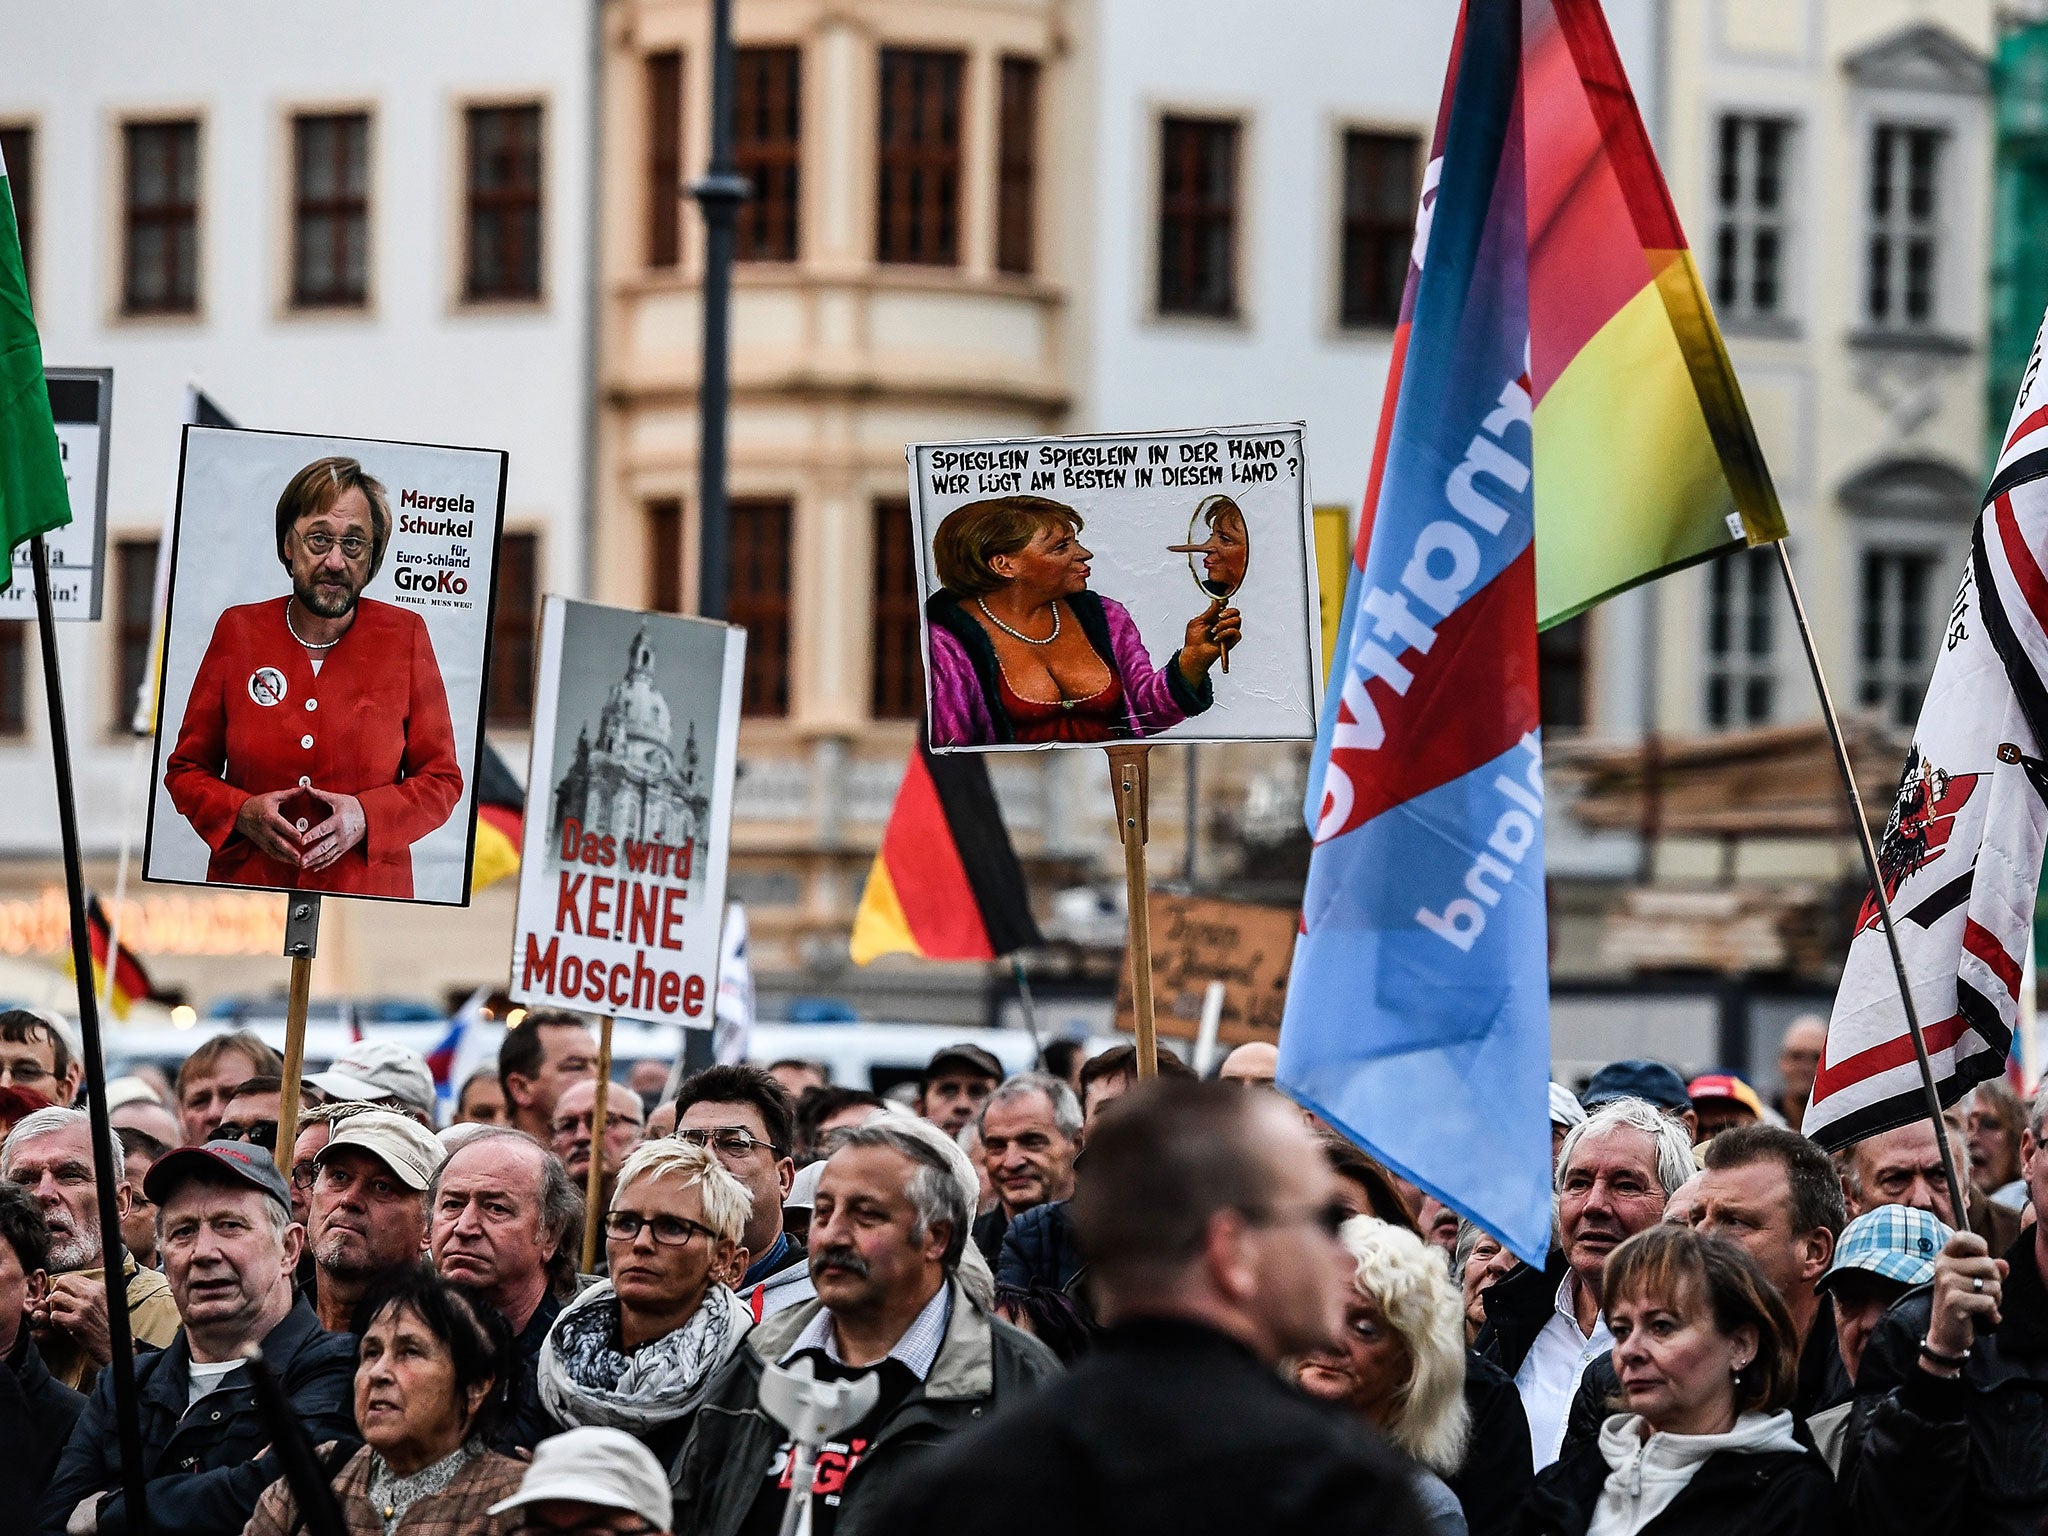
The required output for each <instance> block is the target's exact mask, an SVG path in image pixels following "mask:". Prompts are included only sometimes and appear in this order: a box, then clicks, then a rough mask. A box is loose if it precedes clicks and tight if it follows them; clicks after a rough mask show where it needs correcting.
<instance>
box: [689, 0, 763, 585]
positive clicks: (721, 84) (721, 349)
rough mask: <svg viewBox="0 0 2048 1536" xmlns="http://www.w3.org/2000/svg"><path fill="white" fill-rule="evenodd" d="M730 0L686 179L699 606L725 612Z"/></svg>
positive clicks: (733, 219) (732, 177)
mask: <svg viewBox="0 0 2048 1536" xmlns="http://www.w3.org/2000/svg"><path fill="white" fill-rule="evenodd" d="M732 150H733V45H732V0H712V6H711V164H710V166H709V168H708V169H707V170H706V171H705V173H704V175H703V176H701V177H699V178H698V179H697V180H696V181H695V182H692V183H691V184H690V188H689V193H690V196H692V197H693V198H695V199H696V200H697V207H698V208H699V209H700V210H701V211H702V213H703V215H704V370H703V385H702V392H701V394H700V395H699V397H698V398H699V404H700V408H701V410H702V413H703V425H702V429H701V432H700V434H699V452H700V455H701V458H700V460H699V465H698V488H697V611H698V612H699V613H701V614H702V615H703V616H704V617H705V618H707V619H722V618H724V617H725V615H726V605H727V595H728V588H729V586H730V584H731V567H732V516H731V510H730V507H729V506H728V503H727V500H726V494H725V438H726V417H727V415H728V413H729V411H730V408H731V404H732V334H731V322H732V263H733V251H734V246H735V244H736V242H737V239H738V227H739V211H740V204H741V203H742V202H744V201H745V200H746V198H747V196H748V195H749V193H750V192H751V190H752V189H751V187H750V186H749V184H748V182H747V179H746V177H744V176H742V175H740V174H739V170H738V168H737V167H736V166H735V165H734V163H733V152H732Z"/></svg>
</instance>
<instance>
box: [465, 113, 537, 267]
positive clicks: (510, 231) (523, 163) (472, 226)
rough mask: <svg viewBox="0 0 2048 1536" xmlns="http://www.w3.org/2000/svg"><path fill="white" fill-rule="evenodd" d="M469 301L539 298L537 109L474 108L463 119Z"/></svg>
mask: <svg viewBox="0 0 2048 1536" xmlns="http://www.w3.org/2000/svg"><path fill="white" fill-rule="evenodd" d="M466 126H467V129H468V145H469V170H468V175H467V178H466V185H467V186H468V188H469V217H468V223H467V228H468V251H467V256H466V259H465V261H464V263H463V271H464V278H463V285H462V292H463V297H464V298H467V299H473V300H475V299H537V298H539V297H540V212H541V209H540V196H541V193H540V178H541V154H540V141H541V109H540V107H539V106H538V105H527V106H515V107H471V108H470V109H469V112H468V114H467V125H466Z"/></svg>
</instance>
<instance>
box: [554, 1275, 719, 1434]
mask: <svg viewBox="0 0 2048 1536" xmlns="http://www.w3.org/2000/svg"><path fill="white" fill-rule="evenodd" d="M753 1322H754V1318H753V1314H752V1313H751V1312H749V1311H748V1310H747V1307H746V1304H745V1303H744V1302H742V1301H741V1300H740V1299H739V1298H738V1297H737V1296H735V1295H733V1293H732V1291H731V1290H730V1289H728V1288H727V1287H725V1286H723V1285H714V1286H712V1288H711V1289H710V1290H709V1291H708V1292H707V1293H706V1294H705V1297H704V1301H703V1303H702V1305H700V1306H699V1307H698V1308H697V1310H696V1311H695V1312H694V1313H693V1314H691V1317H690V1320H689V1321H688V1322H687V1323H685V1324H683V1326H682V1327H680V1328H678V1329H676V1330H675V1331H674V1332H673V1333H669V1334H664V1335H663V1336H662V1337H661V1338H658V1339H655V1340H654V1341H653V1342H651V1343H648V1344H643V1345H641V1346H640V1348H638V1349H636V1350H634V1351H633V1352H632V1353H631V1354H627V1353H626V1352H625V1351H623V1350H622V1349H621V1348H620V1347H619V1337H620V1336H619V1298H618V1296H617V1294H616V1293H615V1292H614V1291H613V1290H612V1286H611V1282H610V1281H609V1280H601V1281H599V1282H598V1283H597V1284H596V1285H593V1286H592V1287H591V1288H590V1289H589V1290H587V1291H585V1292H584V1293H583V1294H582V1295H581V1296H579V1297H577V1298H576V1299H575V1300H574V1301H572V1302H571V1303H569V1305H568V1306H567V1307H565V1308H563V1309H562V1315H561V1316H560V1317H558V1318H556V1319H555V1326H554V1327H552V1328H550V1329H549V1330H548V1336H547V1338H546V1339H545V1340H544V1341H543V1342H542V1344H541V1347H540V1364H539V1371H538V1374H539V1379H540V1398H541V1402H542V1403H543V1404H545V1405H546V1407H547V1410H548V1412H549V1413H551V1414H552V1415H554V1417H555V1418H556V1419H557V1420H559V1421H560V1422H562V1423H565V1424H579V1425H582V1424H598V1425H604V1426H606V1427H609V1428H612V1429H623V1430H625V1431H627V1432H628V1433H629V1434H639V1433H644V1432H646V1431H648V1430H651V1429H655V1428H658V1427H659V1426H661V1425H664V1424H668V1423H672V1422H674V1421H675V1420H676V1419H677V1418H679V1417H681V1416H682V1415H683V1414H686V1413H689V1412H690V1411H691V1410H693V1409H694V1408H696V1406H697V1403H698V1400H699V1399H701V1398H702V1397H703V1395H704V1389H705V1387H706V1386H707V1385H708V1384H709V1383H710V1381H711V1377H712V1375H713V1373H714V1372H716V1371H717V1369H718V1368H719V1367H720V1366H721V1365H723V1364H725V1362H726V1361H727V1360H728V1359H730V1358H731V1356H732V1354H733V1352H734V1351H735V1350H737V1349H738V1348H739V1347H740V1339H741V1337H742V1336H743V1335H744V1334H745V1333H746V1331H747V1329H748V1328H750V1327H752V1326H753Z"/></svg>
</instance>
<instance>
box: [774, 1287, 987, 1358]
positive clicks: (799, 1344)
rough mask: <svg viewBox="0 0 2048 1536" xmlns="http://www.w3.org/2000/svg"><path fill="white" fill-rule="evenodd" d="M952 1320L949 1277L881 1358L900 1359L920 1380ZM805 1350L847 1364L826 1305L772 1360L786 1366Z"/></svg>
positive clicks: (951, 1289) (944, 1337) (944, 1339)
mask: <svg viewBox="0 0 2048 1536" xmlns="http://www.w3.org/2000/svg"><path fill="white" fill-rule="evenodd" d="M952 1321H953V1286H952V1283H951V1281H950V1280H949V1281H948V1282H947V1283H946V1284H944V1285H941V1286H940V1287H939V1290H938V1294H937V1295H936V1296H934V1297H932V1299H931V1300H930V1301H928V1302H926V1303H925V1304H924V1310H923V1311H921V1312H919V1313H918V1314H917V1316H916V1317H915V1318H913V1319H912V1320H911V1323H910V1326H909V1327H908V1328H906V1329H904V1330H903V1337H902V1338H900V1339H898V1340H897V1341H896V1345H895V1347H894V1348H893V1349H891V1350H890V1351H889V1353H888V1354H887V1355H886V1356H885V1357H884V1358H885V1359H889V1360H900V1361H901V1362H902V1363H903V1364H904V1365H905V1366H907V1367H908V1368H909V1370H910V1374H911V1375H913V1376H915V1377H916V1378H917V1379H918V1380H919V1381H923V1380H924V1379H925V1378H926V1377H928V1376H930V1375H931V1373H932V1366H933V1364H934V1363H935V1362H936V1361H937V1360H938V1358H939V1346H940V1345H941V1344H944V1343H945V1342H946V1328H947V1326H948V1325H949V1324H951V1322H952ZM807 1349H818V1350H823V1351H824V1352H825V1358H826V1359H827V1360H830V1361H831V1362H832V1363H833V1364H834V1365H844V1364H846V1361H845V1360H844V1359H843V1358H841V1356H840V1353H839V1336H838V1334H837V1332H836V1331H835V1330H834V1328H833V1326H832V1313H831V1310H830V1309H829V1308H826V1307H820V1308H818V1315H817V1316H816V1317H814V1318H812V1319H811V1321H810V1325H809V1326H808V1327H806V1328H805V1329H804V1331H803V1332H802V1333H800V1334H798V1335H797V1336H796V1342H795V1343H793V1344H791V1345H790V1346H789V1348H788V1349H786V1350H784V1351H783V1352H782V1358H781V1359H780V1360H778V1361H776V1362H775V1363H776V1364H777V1365H787V1364H789V1362H790V1361H791V1360H793V1359H795V1358H796V1357H797V1356H798V1355H800V1354H802V1353H803V1352H804V1351H805V1350H807Z"/></svg>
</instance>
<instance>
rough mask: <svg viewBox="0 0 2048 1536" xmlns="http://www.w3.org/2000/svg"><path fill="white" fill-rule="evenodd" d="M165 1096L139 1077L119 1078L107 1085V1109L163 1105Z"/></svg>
mask: <svg viewBox="0 0 2048 1536" xmlns="http://www.w3.org/2000/svg"><path fill="white" fill-rule="evenodd" d="M161 1103H163V1096H162V1095H161V1094H159V1093H158V1092H157V1091H156V1090H155V1089H154V1088H152V1087H150V1086H149V1084H148V1083H146V1082H144V1081H143V1080H142V1079H141V1078H139V1077H117V1078H115V1079H114V1080H113V1081H112V1082H111V1083H109V1084H107V1108H108V1110H109V1111H112V1110H116V1109H119V1108H120V1107H121V1106H122V1105H123V1104H161Z"/></svg>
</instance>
